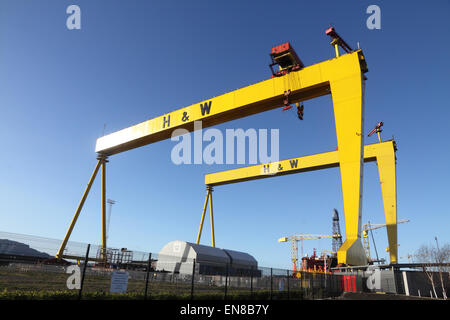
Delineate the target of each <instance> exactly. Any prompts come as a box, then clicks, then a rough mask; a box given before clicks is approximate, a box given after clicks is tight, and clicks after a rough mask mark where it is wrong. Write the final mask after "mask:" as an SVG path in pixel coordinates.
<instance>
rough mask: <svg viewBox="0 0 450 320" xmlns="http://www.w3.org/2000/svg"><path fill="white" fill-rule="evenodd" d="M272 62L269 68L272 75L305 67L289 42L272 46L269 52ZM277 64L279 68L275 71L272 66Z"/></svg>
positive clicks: (279, 74) (283, 73)
mask: <svg viewBox="0 0 450 320" xmlns="http://www.w3.org/2000/svg"><path fill="white" fill-rule="evenodd" d="M270 57H271V59H272V64H270V69H271V70H272V75H273V76H274V77H277V76H282V75H285V74H286V73H287V72H290V71H295V70H300V69H302V68H304V67H305V65H304V64H303V62H302V60H300V58H299V57H298V55H297V53H296V52H295V50H294V48H293V47H292V46H291V44H290V43H289V42H286V43H283V44H280V45H279V46H276V47H273V48H272V52H271V53H270ZM275 65H278V66H279V68H280V70H279V71H277V72H275V71H274V70H273V68H272V67H273V66H275Z"/></svg>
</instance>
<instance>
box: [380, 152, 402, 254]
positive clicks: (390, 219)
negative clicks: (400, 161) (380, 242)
mask: <svg viewBox="0 0 450 320" xmlns="http://www.w3.org/2000/svg"><path fill="white" fill-rule="evenodd" d="M377 164H378V173H379V175H380V184H381V194H382V196H383V205H384V217H385V219H386V231H387V236H388V241H389V258H390V262H391V263H397V253H398V250H397V191H396V190H397V187H396V168H395V150H394V148H393V145H386V146H383V149H382V150H381V151H380V154H379V155H378V156H377Z"/></svg>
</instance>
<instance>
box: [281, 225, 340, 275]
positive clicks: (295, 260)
mask: <svg viewBox="0 0 450 320" xmlns="http://www.w3.org/2000/svg"><path fill="white" fill-rule="evenodd" d="M339 237H341V235H339V234H333V235H323V234H298V235H293V236H289V237H282V238H280V239H278V242H288V241H290V242H291V248H292V250H291V260H292V265H293V268H294V272H297V270H298V242H299V241H300V248H301V251H300V252H301V257H303V240H312V239H325V238H339Z"/></svg>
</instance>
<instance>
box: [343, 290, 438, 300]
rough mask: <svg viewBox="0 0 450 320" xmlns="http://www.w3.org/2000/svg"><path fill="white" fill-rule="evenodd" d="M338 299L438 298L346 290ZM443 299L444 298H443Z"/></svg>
mask: <svg viewBox="0 0 450 320" xmlns="http://www.w3.org/2000/svg"><path fill="white" fill-rule="evenodd" d="M336 299H337V300H436V301H439V300H441V299H432V298H429V297H414V296H406V295H402V294H392V293H365V292H344V293H343V294H342V295H341V296H340V297H338V298H336ZM441 301H442V300H441Z"/></svg>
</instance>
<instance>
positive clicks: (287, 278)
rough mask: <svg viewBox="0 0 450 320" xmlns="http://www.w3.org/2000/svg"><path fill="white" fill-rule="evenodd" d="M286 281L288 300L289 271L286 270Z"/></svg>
mask: <svg viewBox="0 0 450 320" xmlns="http://www.w3.org/2000/svg"><path fill="white" fill-rule="evenodd" d="M286 280H287V298H288V300H290V299H289V269H288V270H286Z"/></svg>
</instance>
